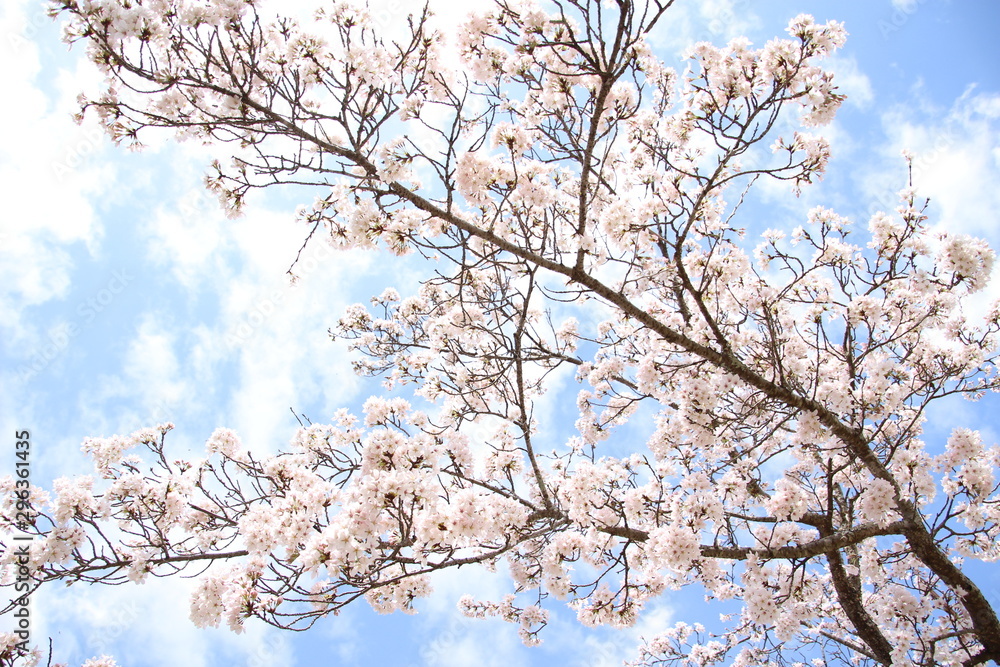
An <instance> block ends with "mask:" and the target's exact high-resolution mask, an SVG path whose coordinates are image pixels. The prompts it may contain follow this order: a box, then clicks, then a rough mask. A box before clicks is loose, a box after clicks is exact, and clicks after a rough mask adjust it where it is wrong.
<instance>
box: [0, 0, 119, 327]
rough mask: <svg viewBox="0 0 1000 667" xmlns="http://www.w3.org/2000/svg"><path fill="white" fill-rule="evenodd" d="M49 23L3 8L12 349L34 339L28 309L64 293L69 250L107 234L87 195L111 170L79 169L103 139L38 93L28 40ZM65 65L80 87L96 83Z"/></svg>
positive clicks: (33, 13) (2, 321)
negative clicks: (96, 216)
mask: <svg viewBox="0 0 1000 667" xmlns="http://www.w3.org/2000/svg"><path fill="white" fill-rule="evenodd" d="M39 19H42V20H43V21H44V23H39ZM50 23H51V22H50V21H49V19H47V18H45V17H44V16H42V15H41V11H40V9H37V8H34V7H31V6H27V7H22V6H21V5H20V4H18V3H4V5H3V8H2V13H0V35H4V37H5V38H4V39H2V40H0V55H2V57H3V58H4V59H5V61H6V62H8V63H16V64H17V65H16V66H13V67H3V68H0V88H2V89H3V90H4V94H5V97H6V99H7V100H9V101H10V102H9V103H5V104H3V105H0V126H2V127H5V128H16V129H15V131H9V132H5V134H4V141H3V143H2V144H0V181H2V182H3V183H4V206H3V212H2V214H0V216H2V217H0V328H2V330H3V331H4V333H5V334H6V336H7V337H8V339H9V340H11V342H12V343H18V342H21V341H23V340H25V339H30V338H32V337H34V336H36V335H37V331H36V330H35V329H34V328H33V327H31V326H30V324H29V323H27V322H25V320H24V318H23V309H24V308H25V307H26V306H31V305H38V304H42V303H45V302H46V301H49V300H51V299H57V298H60V297H63V296H64V295H65V294H66V293H67V290H68V289H69V286H70V275H71V270H72V262H71V260H70V255H69V254H68V253H67V252H66V246H67V245H69V244H72V243H83V244H85V246H86V247H87V248H88V249H89V250H90V251H91V252H93V251H94V249H95V248H96V246H97V244H98V242H99V240H100V237H101V233H102V230H101V225H100V223H99V221H98V220H97V219H96V218H95V216H94V214H93V207H92V205H91V203H90V200H89V196H90V195H94V194H99V193H101V192H103V191H105V190H106V189H107V188H108V187H109V183H110V182H111V180H112V176H113V169H112V168H111V167H108V166H102V167H100V168H86V169H85V168H81V167H83V166H84V165H85V164H88V163H89V161H90V159H91V158H92V157H93V156H95V155H97V154H99V153H100V152H101V151H102V150H103V148H104V146H105V142H104V140H103V139H102V138H101V135H100V132H99V131H98V130H96V129H95V128H94V127H93V126H77V125H75V124H74V123H73V122H72V120H71V118H70V116H71V114H72V113H73V112H74V111H75V110H76V108H75V102H74V101H73V99H72V98H70V97H68V96H65V95H64V96H59V97H57V98H55V99H50V98H49V97H48V96H47V95H46V94H45V93H44V92H43V91H42V90H41V89H40V87H39V81H38V79H39V77H40V76H41V74H42V68H41V64H40V56H39V50H38V47H37V46H36V45H35V44H34V43H33V42H32V41H30V39H31V36H32V35H34V34H36V33H37V32H39V31H42V30H46V29H48V30H50V31H51V30H52V28H53V26H51V25H49V24H50ZM67 61H68V65H67V64H66V63H64V67H65V66H71V67H73V68H74V70H73V72H72V76H73V77H75V78H76V79H77V81H78V82H80V81H87V80H90V79H92V78H93V74H92V73H90V72H89V71H88V70H86V69H82V68H79V67H78V65H74V61H73V60H72V59H71V58H70V59H67ZM67 71H68V70H67Z"/></svg>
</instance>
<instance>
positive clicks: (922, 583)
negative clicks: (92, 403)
mask: <svg viewBox="0 0 1000 667" xmlns="http://www.w3.org/2000/svg"><path fill="white" fill-rule="evenodd" d="M258 4H259V3H255V2H253V1H252V0H206V1H198V0H59V1H58V3H57V6H56V7H55V9H54V13H56V14H57V15H58V16H60V17H61V18H63V19H65V20H67V21H68V24H67V27H66V39H67V40H68V41H70V42H81V43H83V44H85V45H86V48H87V49H88V54H89V57H90V59H91V60H92V61H93V62H94V63H95V64H96V65H97V66H98V67H99V68H100V69H101V70H102V71H103V73H104V74H105V76H106V89H105V90H104V92H103V94H101V95H99V96H97V97H95V98H93V99H90V98H86V99H82V108H83V112H84V113H95V114H96V115H97V116H98V117H99V118H100V121H101V123H102V124H103V126H104V127H105V128H106V130H107V132H108V133H109V134H110V135H111V136H112V137H113V138H114V139H115V140H116V141H118V142H121V143H123V144H126V145H129V146H138V145H139V142H140V141H141V139H142V137H143V136H144V135H145V134H146V133H148V132H152V131H155V130H154V129H153V128H169V129H172V130H174V131H176V132H177V136H178V138H179V139H193V140H198V141H202V142H206V143H208V144H210V145H211V146H213V147H214V149H215V150H216V151H217V152H218V154H219V156H220V157H219V159H218V160H217V161H215V162H214V163H212V165H211V167H210V171H209V174H208V176H207V185H208V187H209V188H210V189H211V190H213V191H214V192H216V193H217V194H218V195H219V197H220V199H221V201H222V202H223V205H224V206H225V207H226V209H227V210H228V211H229V212H231V213H232V214H233V215H234V216H235V215H238V214H239V213H240V211H241V209H242V208H243V207H244V205H245V204H246V203H247V200H248V197H249V195H250V194H251V192H252V191H253V190H254V189H257V188H268V187H273V186H293V187H296V188H302V187H305V186H308V187H309V188H311V189H312V190H313V193H314V196H315V200H314V201H313V202H312V203H311V204H310V205H307V206H304V207H302V208H300V210H299V211H298V213H297V216H298V218H299V219H300V220H301V222H302V224H303V225H304V234H303V235H304V236H307V237H308V240H307V241H306V242H307V243H329V244H332V245H333V246H336V247H338V248H367V249H371V250H372V251H374V252H382V253H392V254H395V255H407V254H411V253H417V254H420V255H423V256H424V257H426V258H427V259H428V260H430V261H428V262H427V263H426V266H427V267H428V269H427V277H426V279H425V280H423V282H422V283H421V284H420V285H419V287H418V288H417V289H415V290H414V292H413V293H410V294H406V295H400V294H399V293H398V292H397V291H396V290H393V289H389V290H386V291H385V292H383V293H382V294H380V295H378V296H376V297H374V298H373V299H372V300H371V303H370V304H369V305H356V306H353V307H352V308H350V309H349V310H348V311H347V312H346V313H345V314H344V315H343V316H342V317H341V318H340V319H339V321H338V322H337V323H336V325H335V326H334V327H333V328H332V329H331V334H332V336H333V337H334V338H336V339H340V340H346V341H349V343H350V345H351V347H352V348H353V349H354V350H355V351H356V352H357V353H358V357H357V362H356V369H357V371H358V372H359V373H362V374H366V375H373V376H380V377H383V378H384V380H385V385H386V387H387V393H386V395H385V396H383V397H375V398H371V399H369V400H368V401H367V402H366V403H365V404H364V408H363V410H362V412H361V413H360V414H357V415H355V414H351V413H350V412H348V411H346V410H344V411H341V412H339V413H337V414H336V415H335V416H334V417H333V418H332V420H331V423H329V424H311V423H310V424H305V425H304V426H303V428H301V429H300V430H299V431H298V432H297V433H296V434H295V436H294V438H293V439H292V442H291V445H290V448H289V449H288V450H287V451H284V452H283V453H280V454H278V455H275V456H266V457H264V456H255V455H253V454H252V453H250V452H249V451H248V450H247V449H246V448H245V447H244V446H243V445H242V444H241V441H240V438H239V437H238V435H237V434H235V433H233V432H232V431H229V430H226V429H219V430H217V431H216V432H215V433H214V434H213V435H212V436H211V438H210V439H209V440H208V443H207V447H206V451H205V456H204V458H200V459H197V460H184V461H178V460H175V459H174V457H173V456H172V455H171V454H170V445H169V442H168V441H169V436H168V432H169V431H170V429H171V428H172V425H171V424H164V425H159V426H156V427H154V428H148V429H144V430H141V431H139V432H136V433H133V434H132V435H130V436H120V437H112V438H106V439H88V440H86V441H85V442H84V444H83V449H84V451H85V452H86V453H87V454H88V455H89V456H90V457H92V459H93V462H94V466H95V473H94V475H92V476H88V477H78V478H73V479H60V480H57V481H56V482H55V483H54V486H53V488H52V489H51V490H49V491H45V490H43V489H40V488H36V487H25V486H24V485H19V484H18V482H17V480H15V479H12V478H7V479H6V480H4V481H3V482H2V483H0V484H2V495H3V501H2V502H3V505H2V516H3V525H2V527H3V529H4V537H3V545H4V553H5V555H4V557H3V560H2V564H3V567H4V570H3V580H2V583H3V585H5V586H8V587H10V586H13V582H14V580H15V572H16V569H17V561H16V558H15V557H14V556H13V553H14V550H13V549H11V545H12V544H13V543H12V542H11V537H10V536H11V535H13V533H14V527H15V524H16V516H15V515H16V514H17V513H18V512H21V513H22V514H24V513H27V514H28V515H30V518H31V524H32V532H33V535H34V540H33V541H32V546H31V550H30V558H29V564H28V568H29V570H30V575H31V578H32V582H33V586H35V587H36V588H37V587H38V586H46V585H48V584H49V583H50V582H60V581H63V582H75V581H82V582H88V583H91V584H118V583H123V582H128V581H132V582H141V581H143V580H144V579H145V578H147V577H149V576H157V577H162V576H172V575H177V574H180V573H182V572H183V573H186V574H189V575H196V576H197V578H198V582H199V583H198V588H197V591H196V593H195V594H194V596H193V598H192V600H191V618H192V620H193V622H194V623H195V624H196V625H199V626H218V625H220V624H225V625H227V626H228V627H230V628H231V629H232V630H233V631H236V632H240V631H241V630H242V628H243V626H244V623H245V622H246V621H247V619H249V618H258V619H261V620H263V621H264V622H266V623H269V624H271V625H274V626H277V627H280V628H295V629H302V628H306V627H308V626H310V625H312V624H313V623H315V622H316V621H317V620H318V619H320V618H323V617H325V616H328V615H330V614H336V613H337V612H338V610H340V609H341V608H343V607H344V606H345V605H348V604H351V603H353V602H355V601H358V600H359V599H360V598H364V599H365V600H366V601H367V602H368V603H369V604H370V605H371V606H372V607H374V608H375V609H376V610H378V611H380V612H392V611H403V612H412V611H413V610H414V604H415V602H416V601H417V600H418V599H419V598H422V597H424V596H426V595H428V594H429V593H430V592H431V583H432V578H433V577H432V575H434V574H435V573H437V572H439V571H443V570H448V569H451V568H457V567H460V566H472V565H475V566H480V567H483V568H487V569H490V570H492V569H495V568H503V569H504V570H505V571H508V572H509V575H510V580H511V593H510V595H508V596H506V597H504V598H503V599H501V600H492V601H490V600H476V599H472V598H471V597H466V598H463V599H462V600H461V601H460V603H459V604H460V607H461V609H462V610H463V611H464V612H465V613H466V614H467V615H470V616H474V617H486V616H493V617H500V618H503V619H505V620H507V621H510V622H512V623H514V624H516V625H517V626H519V632H520V634H521V637H522V638H523V640H524V642H525V643H527V644H534V643H537V642H539V641H541V640H542V639H543V638H544V632H542V629H543V628H544V626H545V625H546V620H547V618H548V614H549V610H550V609H551V608H552V605H553V604H557V603H558V602H557V601H563V602H564V603H565V604H568V605H569V606H570V607H571V608H572V609H573V610H575V612H576V614H577V615H578V617H579V620H580V621H581V622H582V623H584V624H586V625H599V624H606V625H611V626H616V627H622V626H628V625H630V624H632V623H634V622H635V621H636V619H637V617H639V615H640V614H641V613H642V610H643V606H644V604H645V603H647V601H649V600H650V599H651V598H656V597H657V596H661V595H663V594H664V593H665V591H667V590H668V589H676V588H678V587H682V586H697V587H700V588H702V589H703V590H704V592H705V594H706V595H707V597H708V598H710V599H714V600H738V601H740V602H741V603H742V610H741V611H739V612H738V613H736V614H733V615H731V616H729V617H728V618H729V620H728V623H727V624H724V625H720V626H719V627H716V628H703V627H701V626H696V625H688V624H684V623H681V624H678V625H677V626H675V627H673V628H663V632H662V634H660V635H659V636H657V637H653V638H649V640H648V641H647V642H646V643H645V644H644V645H643V646H641V647H640V648H639V652H638V655H637V662H636V663H635V664H641V665H681V664H699V665H714V664H735V665H758V664H775V665H784V664H793V663H797V662H801V661H809V660H813V659H818V660H820V661H821V662H824V661H825V662H826V663H828V662H841V661H843V662H845V663H846V662H848V661H853V662H854V664H861V665H874V664H881V665H890V664H891V665H907V664H913V665H932V664H935V665H936V664H941V665H979V664H985V663H987V662H989V661H990V660H1000V621H998V619H997V614H996V611H995V610H994V609H993V607H992V606H991V604H990V602H989V601H988V599H987V598H986V596H984V594H983V592H982V590H980V588H979V587H977V585H976V584H975V583H974V581H973V580H972V579H971V578H970V576H969V574H968V570H967V569H966V563H968V562H973V561H994V560H996V559H997V558H998V556H1000V548H998V546H997V544H998V538H1000V494H998V484H997V480H996V476H995V469H996V468H997V466H998V465H1000V449H998V448H996V447H992V448H990V447H987V446H986V445H985V444H984V443H983V441H982V438H981V436H980V435H979V433H977V432H975V431H971V430H969V429H966V428H963V427H962V425H960V424H956V425H955V428H954V431H953V432H952V435H951V437H950V438H949V439H948V440H947V442H946V443H936V442H930V443H925V442H924V441H923V440H922V437H923V428H924V421H925V416H926V413H927V410H928V407H929V406H930V405H931V404H932V402H934V401H936V400H939V399H942V398H945V397H949V396H954V395H964V396H967V397H969V398H978V397H980V396H982V395H983V394H984V393H985V392H987V391H992V390H996V389H997V388H998V386H1000V380H998V377H997V375H996V371H995V360H996V354H997V334H998V330H1000V310H998V309H997V308H993V309H992V310H990V311H989V312H988V314H987V315H986V316H985V317H981V316H978V315H974V314H971V313H970V312H968V310H969V308H968V305H967V304H968V301H969V299H968V297H969V296H970V295H973V294H975V293H977V292H982V291H983V290H984V289H985V288H986V287H987V284H988V279H989V274H990V271H991V267H992V263H993V258H994V255H993V252H992V251H991V250H990V249H989V248H988V247H987V246H986V245H985V244H984V243H983V242H981V241H979V240H977V239H973V238H970V237H967V236H963V235H957V234H950V233H946V232H940V231H937V230H935V229H934V228H933V227H932V226H931V224H930V222H929V221H928V218H927V213H928V212H927V208H926V204H925V203H924V202H922V201H921V200H920V198H919V196H918V194H917V193H916V192H914V190H913V189H912V188H909V187H907V188H905V189H903V190H902V191H901V192H900V193H899V206H898V208H897V209H896V210H894V211H887V212H880V213H877V214H875V215H874V216H873V217H872V218H871V219H870V220H869V221H867V225H865V224H857V223H853V222H852V221H850V220H847V219H845V218H843V217H841V216H839V215H837V214H836V213H835V212H833V211H831V210H827V209H824V208H816V209H814V210H812V211H811V212H810V213H809V215H808V218H807V219H805V220H803V221H802V223H803V224H802V226H800V227H797V228H795V229H793V230H787V231H782V230H768V231H766V232H764V233H763V235H762V236H761V237H759V238H753V237H752V236H751V235H750V234H748V232H747V231H746V230H745V229H744V227H745V226H747V225H744V227H741V225H742V224H743V223H741V215H742V214H743V213H744V208H745V207H744V201H745V197H746V196H747V194H748V190H749V188H750V187H751V186H753V185H754V184H755V183H756V182H757V181H758V180H759V179H780V180H785V181H790V182H791V183H792V184H793V186H794V188H795V189H798V188H801V187H803V186H805V185H807V184H809V183H810V182H812V181H813V180H814V179H816V178H818V177H819V176H821V175H822V173H823V171H824V168H825V167H826V164H827V160H828V156H829V150H828V145H827V143H826V142H825V141H824V139H823V138H822V137H820V136H818V135H816V134H811V133H809V132H807V131H806V130H807V129H811V128H816V127H819V126H822V125H824V124H826V123H828V122H829V121H830V120H831V119H832V117H833V116H834V114H835V112H836V110H837V108H838V106H839V105H840V103H841V101H842V99H843V96H842V95H840V94H838V92H837V88H836V87H835V85H834V83H833V79H832V77H831V75H830V74H828V73H826V72H824V71H823V70H822V69H821V68H820V66H819V64H818V61H820V60H821V59H822V57H823V56H825V55H827V54H829V53H830V52H831V51H833V50H835V49H836V48H838V47H839V46H840V45H841V44H842V43H843V42H844V40H845V32H844V29H843V27H842V26H841V25H840V24H838V23H836V22H830V23H827V24H822V25H821V24H817V23H815V22H814V21H813V19H812V18H811V17H809V16H799V17H796V18H794V19H792V21H791V22H790V24H789V26H788V38H786V39H775V40H773V41H770V42H768V43H767V44H765V45H763V46H762V47H760V48H755V47H754V46H752V45H751V44H750V43H749V42H748V41H746V40H740V39H737V40H734V41H732V42H730V43H729V44H727V45H725V46H716V45H712V44H708V43H699V44H696V45H694V46H693V47H692V49H691V50H690V54H689V60H688V61H687V63H686V64H685V69H684V70H683V71H681V72H680V73H678V72H677V71H675V70H674V69H671V68H670V67H668V66H667V65H666V64H664V63H663V62H662V61H661V60H660V59H658V57H657V56H656V55H655V54H654V53H653V52H652V50H651V48H650V46H649V44H648V43H647V40H646V36H647V35H648V33H649V32H650V30H651V29H652V28H653V27H654V25H656V24H657V22H658V21H661V19H662V18H663V16H664V15H665V14H667V13H668V10H670V7H671V5H672V4H673V0H652V1H650V2H647V3H637V2H633V1H632V0H615V1H614V2H597V1H596V0H556V1H554V2H549V3H547V4H546V5H545V6H544V7H542V6H541V5H535V4H533V3H532V2H530V1H529V0H525V1H524V2H520V1H516V2H515V1H514V0H511V1H509V2H507V1H501V2H497V3H496V4H495V5H494V6H493V7H492V8H491V9H490V10H488V11H486V12H483V13H480V14H478V15H475V16H473V17H471V18H470V19H469V20H468V21H467V22H466V23H465V24H464V25H463V26H462V28H461V30H460V31H459V32H457V33H456V35H454V39H451V40H450V41H449V39H447V38H446V36H445V35H442V34H440V33H439V32H437V30H436V28H435V27H434V22H433V19H432V17H431V16H430V14H429V12H427V11H426V10H425V11H424V12H422V13H418V14H415V15H413V16H411V17H410V19H409V22H408V24H407V25H408V27H407V29H406V31H405V36H403V37H398V36H397V37H396V38H395V39H393V40H389V39H388V38H387V37H386V36H384V35H382V34H380V33H379V32H378V31H377V30H376V29H374V28H373V27H372V25H373V24H372V22H371V20H370V17H369V16H368V15H367V14H366V11H365V10H363V9H360V8H358V7H356V6H353V5H350V4H347V3H343V2H334V3H331V4H329V5H325V8H323V9H320V10H319V11H318V12H317V15H316V21H315V22H311V23H309V25H299V24H298V23H296V22H295V21H293V20H291V19H289V18H282V17H272V16H270V15H269V14H268V13H267V12H266V11H265V9H263V8H261V7H259V6H258ZM449 49H450V50H449ZM789 127H792V128H795V127H798V128H799V129H800V131H796V130H794V129H790V130H788V132H784V133H783V130H784V128H789ZM901 173H902V170H901ZM573 378H575V382H576V383H577V385H578V394H577V395H576V399H575V404H571V405H570V406H569V409H571V410H572V411H573V413H574V415H575V423H574V417H571V418H569V419H565V420H562V419H553V418H550V414H551V413H552V412H553V407H552V406H553V405H561V401H559V402H556V401H557V399H562V398H564V397H565V396H567V391H566V389H565V384H566V383H567V382H569V383H572V382H573V381H574V380H573ZM547 392H548V393H547ZM571 400H572V399H571ZM12 606H13V605H12ZM5 650H6V649H5ZM10 654H11V653H10V651H9V650H8V653H7V655H8V656H9V655H10ZM109 664H110V663H109Z"/></svg>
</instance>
